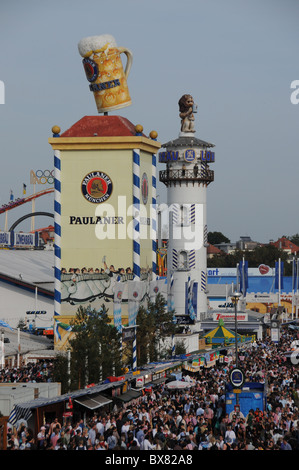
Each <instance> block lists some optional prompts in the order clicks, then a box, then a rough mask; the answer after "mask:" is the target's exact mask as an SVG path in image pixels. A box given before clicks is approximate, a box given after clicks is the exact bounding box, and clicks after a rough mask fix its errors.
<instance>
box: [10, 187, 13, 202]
mask: <svg viewBox="0 0 299 470" xmlns="http://www.w3.org/2000/svg"><path fill="white" fill-rule="evenodd" d="M9 199H10V200H11V201H13V200H14V195H13V192H12V189H11V190H10V197H9Z"/></svg>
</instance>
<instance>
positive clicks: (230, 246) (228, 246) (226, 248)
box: [214, 243, 236, 255]
mask: <svg viewBox="0 0 299 470" xmlns="http://www.w3.org/2000/svg"><path fill="white" fill-rule="evenodd" d="M214 247H216V248H218V249H219V250H221V251H223V252H224V253H225V254H227V255H229V254H231V253H234V252H235V251H236V244H235V243H215V245H214Z"/></svg>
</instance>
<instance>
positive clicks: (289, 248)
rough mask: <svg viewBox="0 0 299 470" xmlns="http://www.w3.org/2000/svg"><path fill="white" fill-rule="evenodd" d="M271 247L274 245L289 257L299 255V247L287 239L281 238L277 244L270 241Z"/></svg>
mask: <svg viewBox="0 0 299 470" xmlns="http://www.w3.org/2000/svg"><path fill="white" fill-rule="evenodd" d="M270 245H274V246H275V247H276V248H278V249H279V250H282V251H284V252H286V253H287V254H288V255H296V254H297V253H299V246H297V245H295V243H292V242H291V241H290V240H288V239H287V238H286V237H281V238H279V239H278V240H277V241H276V242H273V241H270Z"/></svg>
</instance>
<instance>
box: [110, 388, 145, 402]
mask: <svg viewBox="0 0 299 470" xmlns="http://www.w3.org/2000/svg"><path fill="white" fill-rule="evenodd" d="M141 395H142V392H138V391H137V390H129V391H128V392H126V393H123V394H122V395H119V396H118V397H116V398H118V400H121V401H123V402H125V403H127V402H128V401H131V400H135V399H136V398H139V397H140V396H141Z"/></svg>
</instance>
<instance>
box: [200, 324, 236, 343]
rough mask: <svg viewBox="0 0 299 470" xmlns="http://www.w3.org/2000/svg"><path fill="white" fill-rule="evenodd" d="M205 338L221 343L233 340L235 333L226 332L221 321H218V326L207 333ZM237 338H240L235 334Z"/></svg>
mask: <svg viewBox="0 0 299 470" xmlns="http://www.w3.org/2000/svg"><path fill="white" fill-rule="evenodd" d="M204 337H205V338H211V339H212V341H213V342H223V341H224V339H225V338H228V339H232V338H235V332H234V331H231V330H228V329H227V328H225V327H224V325H223V321H219V325H218V326H217V328H214V330H211V331H209V333H207V334H206V335H205V336H204ZM237 337H240V335H239V334H237Z"/></svg>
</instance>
